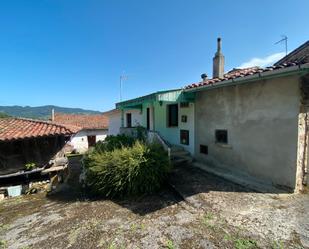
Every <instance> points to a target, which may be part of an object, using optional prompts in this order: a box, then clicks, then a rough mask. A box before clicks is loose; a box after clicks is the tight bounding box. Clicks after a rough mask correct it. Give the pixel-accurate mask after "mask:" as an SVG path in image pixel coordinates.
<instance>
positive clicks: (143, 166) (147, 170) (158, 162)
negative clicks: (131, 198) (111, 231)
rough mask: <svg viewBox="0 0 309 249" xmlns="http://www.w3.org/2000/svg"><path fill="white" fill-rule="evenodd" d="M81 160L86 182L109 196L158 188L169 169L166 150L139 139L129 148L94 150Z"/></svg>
mask: <svg viewBox="0 0 309 249" xmlns="http://www.w3.org/2000/svg"><path fill="white" fill-rule="evenodd" d="M115 144H117V143H115ZM117 146H118V145H117ZM117 146H116V147H117ZM83 163H84V166H85V168H86V183H87V185H88V186H89V187H90V188H91V189H92V190H93V191H94V192H96V193H100V194H103V195H104V196H109V197H122V196H126V195H140V194H145V193H153V192H155V191H157V190H158V189H160V187H161V186H162V184H163V182H164V181H165V179H166V177H167V175H168V173H169V170H170V163H169V159H168V156H167V153H166V152H165V151H164V149H163V148H162V147H161V146H160V145H158V144H145V143H142V142H140V141H136V142H135V143H134V144H133V146H131V147H128V146H127V147H124V146H122V147H121V148H116V149H114V150H94V151H93V152H92V153H89V154H88V155H87V156H86V157H85V158H84V160H83Z"/></svg>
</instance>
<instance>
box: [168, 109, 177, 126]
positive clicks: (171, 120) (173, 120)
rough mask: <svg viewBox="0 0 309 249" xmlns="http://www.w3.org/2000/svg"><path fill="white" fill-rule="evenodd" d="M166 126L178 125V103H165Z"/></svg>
mask: <svg viewBox="0 0 309 249" xmlns="http://www.w3.org/2000/svg"><path fill="white" fill-rule="evenodd" d="M167 126H168V127H177V126H178V104H173V105H167Z"/></svg>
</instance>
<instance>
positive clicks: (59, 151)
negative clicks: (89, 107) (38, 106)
mask: <svg viewBox="0 0 309 249" xmlns="http://www.w3.org/2000/svg"><path fill="white" fill-rule="evenodd" d="M72 134H74V131H73V130H72V129H70V128H68V127H65V126H62V125H58V124H53V123H51V122H45V121H39V120H30V119H20V118H4V119H0V179H1V180H0V182H1V183H3V182H4V179H8V178H12V177H18V176H19V175H26V174H27V175H29V174H32V173H38V172H40V171H42V170H43V169H44V168H46V167H48V166H50V161H51V160H52V159H55V160H58V159H61V158H63V157H64V151H63V148H64V146H65V144H66V142H67V141H68V140H69V139H70V136H71V135H72ZM62 161H63V160H62ZM30 163H31V164H35V168H36V169H34V170H33V171H31V170H28V171H26V172H25V170H26V169H25V166H26V164H30Z"/></svg>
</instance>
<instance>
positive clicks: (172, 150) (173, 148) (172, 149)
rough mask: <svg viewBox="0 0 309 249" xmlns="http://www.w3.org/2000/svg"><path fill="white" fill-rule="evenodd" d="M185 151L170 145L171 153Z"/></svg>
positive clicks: (177, 146)
mask: <svg viewBox="0 0 309 249" xmlns="http://www.w3.org/2000/svg"><path fill="white" fill-rule="evenodd" d="M184 150H185V149H184V148H183V147H182V146H180V145H172V147H171V153H173V152H178V151H184Z"/></svg>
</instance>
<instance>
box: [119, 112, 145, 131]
mask: <svg viewBox="0 0 309 249" xmlns="http://www.w3.org/2000/svg"><path fill="white" fill-rule="evenodd" d="M127 113H131V114H132V116H131V117H132V127H136V126H140V125H141V126H145V124H143V114H142V113H141V111H140V110H137V109H132V110H125V111H124V127H127Z"/></svg>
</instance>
